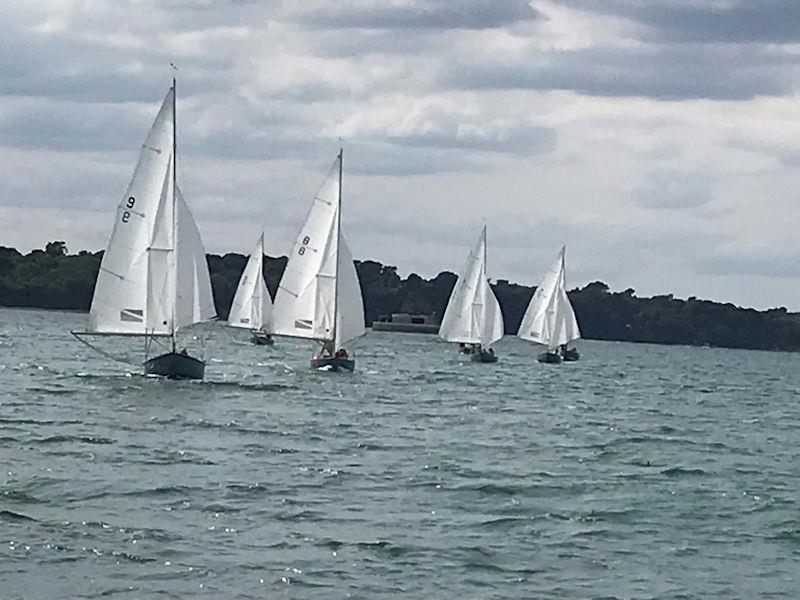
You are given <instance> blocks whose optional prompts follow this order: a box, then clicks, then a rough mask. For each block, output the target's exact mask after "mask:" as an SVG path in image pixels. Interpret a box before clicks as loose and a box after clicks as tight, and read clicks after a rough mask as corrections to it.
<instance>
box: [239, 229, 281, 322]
mask: <svg viewBox="0 0 800 600" xmlns="http://www.w3.org/2000/svg"><path fill="white" fill-rule="evenodd" d="M263 263H264V234H261V236H259V238H258V242H257V243H256V247H255V248H254V249H253V252H252V253H251V254H250V258H249V259H248V261H247V265H246V266H245V268H244V271H243V272H242V277H241V279H240V280H239V287H238V288H237V289H236V294H235V295H234V297H233V304H232V305H231V311H230V314H229V315H228V325H231V326H232V327H243V328H246V329H262V328H266V327H267V324H268V323H269V319H270V314H271V313H272V299H271V298H270V296H269V292H268V291H267V284H266V283H265V282H264V276H263V271H262V269H263V267H262V265H263Z"/></svg>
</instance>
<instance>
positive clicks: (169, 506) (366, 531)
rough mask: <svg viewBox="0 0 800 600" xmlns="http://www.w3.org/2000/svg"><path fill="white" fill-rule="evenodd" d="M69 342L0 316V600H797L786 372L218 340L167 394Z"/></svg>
mask: <svg viewBox="0 0 800 600" xmlns="http://www.w3.org/2000/svg"><path fill="white" fill-rule="evenodd" d="M84 318H85V317H84V316H83V315H78V314H65V313H55V312H35V311H21V310H0V598H3V599H6V598H9V599H10V598H25V599H39V598H41V599H48V600H49V599H53V598H96V597H101V596H102V597H109V598H116V597H120V598H189V597H192V598H196V597H206V598H347V597H353V598H389V597H408V598H456V597H458V598H464V599H466V598H559V599H564V598H567V599H571V598H664V599H666V598H676V599H677V598H712V597H713V598H748V599H749V598H787V599H796V598H798V597H800V581H798V579H799V578H800V504H798V493H799V492H798V489H799V488H800V451H798V443H800V409H798V372H799V371H800V356H798V355H795V354H780V353H762V352H746V351H732V350H716V349H703V348H683V347H659V346H647V345H631V344H613V343H599V342H594V343H592V342H585V343H583V344H582V349H583V353H584V360H582V361H581V362H579V363H576V364H570V365H560V366H554V365H540V364H538V363H536V362H535V361H534V350H533V349H532V348H531V347H529V346H527V345H525V344H523V343H522V342H519V341H517V340H514V339H510V340H504V341H503V342H502V343H501V344H499V345H498V353H499V354H500V355H501V362H500V363H498V364H496V365H480V364H473V363H461V362H459V360H458V358H457V356H456V353H455V352H454V350H453V348H452V347H450V346H448V345H445V344H441V343H438V342H436V341H435V339H434V338H433V337H429V336H414V335H402V334H400V335H390V334H370V335H369V336H368V337H367V338H365V339H364V340H362V342H361V344H360V346H359V349H358V360H359V364H358V371H357V373H355V374H354V375H346V374H330V373H327V374H326V373H315V372H310V371H309V370H307V369H306V365H307V361H308V355H309V352H308V348H307V346H305V345H303V344H296V343H290V342H283V341H282V342H280V343H279V344H278V345H276V346H275V347H274V348H272V349H265V348H255V347H252V346H250V345H249V344H248V343H247V342H246V338H247V335H246V332H242V333H241V334H239V333H238V332H233V333H231V332H229V331H228V330H225V329H223V328H222V327H220V326H214V327H210V328H209V341H208V346H207V348H206V356H207V358H209V359H210V363H209V365H208V369H207V381H205V382H203V383H197V382H194V383H189V382H185V383H177V382H169V381H161V380H156V379H149V378H145V377H142V376H139V375H129V374H127V373H126V370H127V369H126V368H125V367H124V366H123V365H120V364H116V363H112V362H109V361H107V360H105V359H103V358H102V357H98V356H97V355H95V354H93V353H92V352H91V351H89V350H88V349H86V348H84V347H82V346H81V345H80V344H78V343H77V342H75V341H74V340H73V339H72V338H71V337H69V335H68V334H67V333H66V331H67V330H68V329H70V328H80V327H82V326H83V322H84ZM130 348H131V351H130V356H131V357H135V356H136V353H135V352H134V350H138V349H139V347H138V346H132V347H130Z"/></svg>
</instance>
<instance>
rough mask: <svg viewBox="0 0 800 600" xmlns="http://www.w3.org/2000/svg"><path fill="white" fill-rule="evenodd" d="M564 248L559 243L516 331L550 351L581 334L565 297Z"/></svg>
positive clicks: (567, 297) (523, 337)
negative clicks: (552, 259) (557, 253)
mask: <svg viewBox="0 0 800 600" xmlns="http://www.w3.org/2000/svg"><path fill="white" fill-rule="evenodd" d="M565 251H566V248H565V247H564V246H562V247H561V251H560V252H559V255H558V258H557V259H556V261H555V262H554V263H553V264H552V265H551V266H550V268H549V269H548V270H547V272H546V273H545V275H544V277H543V278H542V281H541V283H540V284H539V286H538V287H537V288H536V291H535V292H534V294H533V297H532V298H531V301H530V304H528V308H527V310H526V311H525V315H524V316H523V317H522V322H521V323H520V326H519V332H518V333H517V335H518V336H519V337H520V338H522V339H524V340H527V341H530V342H536V343H538V344H543V345H545V346H547V347H548V349H549V350H555V349H556V348H558V347H559V346H561V345H563V344H568V343H569V342H572V341H574V340H577V339H580V337H581V332H580V328H579V327H578V321H577V319H576V318H575V311H574V310H573V308H572V304H571V303H570V301H569V296H567V290H566V275H565V271H566V269H565V258H564V256H565Z"/></svg>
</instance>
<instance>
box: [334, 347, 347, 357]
mask: <svg viewBox="0 0 800 600" xmlns="http://www.w3.org/2000/svg"><path fill="white" fill-rule="evenodd" d="M336 358H344V359H346V358H347V350H345V349H344V348H339V349H338V350H337V351H336Z"/></svg>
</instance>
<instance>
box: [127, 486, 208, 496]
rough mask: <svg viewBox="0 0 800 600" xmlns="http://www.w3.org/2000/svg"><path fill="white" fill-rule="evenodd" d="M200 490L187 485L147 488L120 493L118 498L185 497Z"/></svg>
mask: <svg viewBox="0 0 800 600" xmlns="http://www.w3.org/2000/svg"><path fill="white" fill-rule="evenodd" d="M201 490H202V488H199V487H195V486H187V485H165V486H159V487H154V488H147V489H144V490H131V491H128V492H121V493H119V494H118V495H119V496H144V497H148V496H172V495H174V494H183V495H187V494H190V493H192V492H199V491H201Z"/></svg>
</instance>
